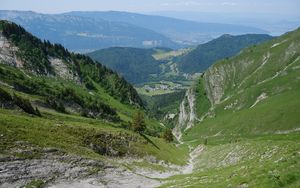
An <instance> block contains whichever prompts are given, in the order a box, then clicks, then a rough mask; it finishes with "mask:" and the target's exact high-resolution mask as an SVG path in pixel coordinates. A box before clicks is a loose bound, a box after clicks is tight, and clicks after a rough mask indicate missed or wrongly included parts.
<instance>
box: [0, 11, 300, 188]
mask: <svg viewBox="0 0 300 188" xmlns="http://www.w3.org/2000/svg"><path fill="white" fill-rule="evenodd" d="M75 13H76V12H75ZM75 13H74V14H75ZM77 14H79V13H77ZM86 16H88V15H86ZM99 16H100V15H99ZM102 16H103V15H102ZM78 19H79V18H78ZM131 19H133V20H134V18H133V17H132V18H131ZM118 24H119V25H122V23H118ZM123 26H124V27H125V26H126V25H123ZM131 27H132V26H131ZM169 32H171V31H169ZM78 48H80V46H78ZM299 96H300V29H299V28H298V29H296V30H294V31H290V32H288V33H285V34H283V35H281V36H278V37H271V36H269V35H264V34H246V35H240V36H231V35H222V36H221V37H219V38H216V39H214V40H212V41H209V42H207V43H205V44H200V45H198V46H196V47H192V46H190V47H188V48H182V49H170V48H165V47H156V48H149V49H140V48H133V47H111V48H107V49H100V50H97V51H94V52H91V53H88V54H86V55H84V54H77V53H74V52H70V51H68V50H67V49H65V47H64V46H62V45H60V44H52V43H50V42H49V41H47V40H41V39H38V38H36V37H35V36H34V35H32V34H30V33H29V32H27V31H26V30H25V29H24V28H23V27H21V26H19V25H16V24H15V23H12V22H9V21H5V20H1V21H0V187H5V188H6V187H26V188H27V187H30V188H32V187H59V188H63V187H129V188H131V187H146V188H148V187H151V188H152V187H195V188H199V187H200V188H201V187H238V188H247V187H263V188H264V187H266V188H268V187H274V188H275V187H300V170H299V169H300V110H299V109H300V98H299Z"/></svg>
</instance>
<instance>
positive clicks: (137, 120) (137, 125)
mask: <svg viewBox="0 0 300 188" xmlns="http://www.w3.org/2000/svg"><path fill="white" fill-rule="evenodd" d="M132 128H133V130H134V131H135V132H138V133H142V132H144V131H145V129H146V123H145V119H144V114H143V112H142V111H140V110H139V111H137V112H136V114H135V115H134V116H133V121H132Z"/></svg>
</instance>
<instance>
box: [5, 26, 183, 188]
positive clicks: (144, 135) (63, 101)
mask: <svg viewBox="0 0 300 188" xmlns="http://www.w3.org/2000/svg"><path fill="white" fill-rule="evenodd" d="M0 47H1V48H0V58H1V59H0V62H1V63H0V106H1V108H0V168H1V169H5V171H1V172H0V187H2V186H4V187H22V186H25V187H43V186H50V187H51V186H54V187H57V186H64V187H70V186H71V187H72V186H73V184H72V183H76V184H77V185H78V182H79V181H82V180H83V181H86V179H87V178H88V180H93V181H94V180H95V181H96V180H97V183H95V184H97V186H108V185H109V186H112V187H120V185H124V184H130V185H131V184H132V186H136V185H141V184H142V183H145V182H147V183H148V184H153V185H160V184H161V183H160V182H159V181H157V180H155V179H152V178H149V177H148V175H149V173H150V174H151V173H152V172H153V171H155V172H156V173H158V174H161V173H165V171H169V170H170V169H174V168H179V167H180V166H182V165H184V164H185V163H186V158H187V156H186V153H187V152H186V151H187V150H186V148H184V147H181V148H177V147H176V146H175V144H173V143H169V142H167V141H165V140H163V139H161V138H159V135H160V134H161V132H162V131H163V130H164V129H165V128H164V127H162V126H161V125H160V124H159V123H158V122H157V121H156V120H155V119H151V118H149V117H148V116H147V114H146V115H145V118H144V121H145V124H146V130H145V131H144V132H141V133H137V132H133V131H132V126H131V125H132V121H133V116H134V114H135V113H136V111H137V110H138V109H140V110H142V111H143V104H142V101H141V99H140V98H139V96H138V95H137V92H136V91H135V89H134V88H133V87H132V86H131V85H130V84H129V83H128V82H127V81H125V80H124V79H123V78H121V77H119V76H118V74H117V73H115V72H114V71H112V70H110V69H108V68H106V67H105V66H103V65H102V64H100V63H98V62H95V61H93V60H91V59H90V58H89V57H87V56H84V55H79V54H75V53H70V52H69V51H68V50H66V49H65V48H64V47H63V46H61V45H59V44H51V43H50V42H48V41H44V42H43V41H41V40H39V39H38V38H36V37H34V36H33V35H31V34H30V33H28V32H27V31H26V30H24V29H23V28H22V27H21V26H18V25H16V24H14V23H11V22H8V21H1V22H0ZM174 156H176V157H174ZM137 159H138V160H137ZM171 164H172V165H175V166H172V165H171ZM178 165H180V166H178ZM6 172H9V173H6ZM147 174H148V175H147ZM99 180H101V181H99ZM84 185H90V183H89V182H82V186H84Z"/></svg>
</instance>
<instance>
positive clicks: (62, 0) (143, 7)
mask: <svg viewBox="0 0 300 188" xmlns="http://www.w3.org/2000/svg"><path fill="white" fill-rule="evenodd" d="M0 9H2V10H32V11H36V12H41V13H61V12H67V11H73V10H82V11H106V10H118V11H129V12H154V11H193V12H230V13H240V14H243V13H252V14H255V13H269V14H276V13H281V14H286V15H296V16H299V17H300V0H0Z"/></svg>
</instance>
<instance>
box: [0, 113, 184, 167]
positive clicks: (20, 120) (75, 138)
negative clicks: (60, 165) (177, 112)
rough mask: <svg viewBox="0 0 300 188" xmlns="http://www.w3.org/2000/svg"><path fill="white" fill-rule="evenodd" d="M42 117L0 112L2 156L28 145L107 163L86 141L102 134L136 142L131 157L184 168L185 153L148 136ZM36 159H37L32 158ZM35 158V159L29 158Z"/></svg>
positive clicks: (111, 126)
mask: <svg viewBox="0 0 300 188" xmlns="http://www.w3.org/2000/svg"><path fill="white" fill-rule="evenodd" d="M41 112H42V115H43V116H42V117H33V116H30V115H27V114H25V113H23V112H18V111H12V110H3V109H0V132H1V134H3V136H1V137H0V140H1V142H0V143H1V144H0V153H3V154H8V155H14V153H11V152H12V151H11V150H10V149H11V148H17V147H19V145H18V144H17V143H18V141H25V142H28V143H29V144H32V145H34V146H37V147H41V148H44V147H55V148H58V149H60V150H62V151H65V152H67V153H70V154H75V155H79V156H82V157H88V158H96V159H105V157H104V156H102V155H99V154H97V153H96V152H94V151H93V150H92V149H90V147H89V146H87V145H86V144H85V142H84V141H85V140H86V139H87V138H90V137H93V135H97V134H99V133H101V134H102V133H104V134H112V135H115V136H116V137H118V136H119V135H120V134H125V135H129V136H130V137H132V138H136V139H134V140H136V141H130V142H131V144H130V145H131V146H130V147H129V148H128V149H129V151H128V153H130V154H131V155H138V156H141V157H143V156H148V155H153V156H154V157H156V158H157V159H158V160H165V161H167V162H170V163H174V164H184V163H185V159H186V151H185V150H181V149H180V148H177V147H175V145H174V144H169V143H167V142H165V141H164V140H163V139H160V138H155V137H151V136H147V138H148V139H147V140H146V139H145V138H143V137H141V136H139V135H138V134H136V133H133V132H131V131H127V130H124V129H122V128H118V125H115V124H111V123H107V122H105V121H100V120H95V119H90V118H84V117H80V116H76V115H66V114H60V113H57V112H53V111H48V110H46V111H45V109H41ZM33 157H34V156H33ZM30 158H32V156H31V157H30Z"/></svg>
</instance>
